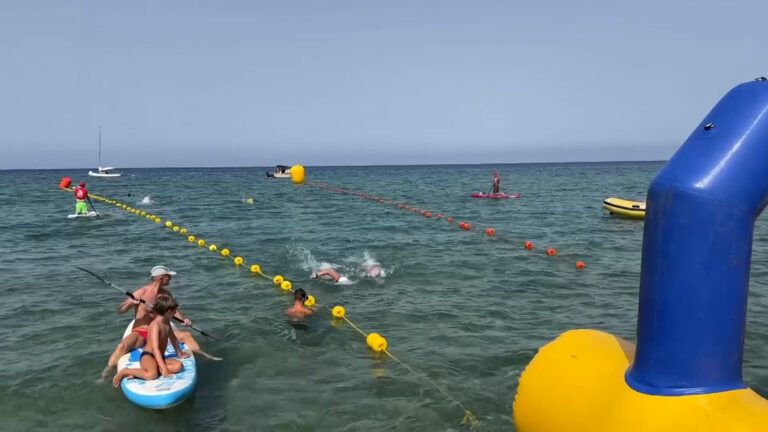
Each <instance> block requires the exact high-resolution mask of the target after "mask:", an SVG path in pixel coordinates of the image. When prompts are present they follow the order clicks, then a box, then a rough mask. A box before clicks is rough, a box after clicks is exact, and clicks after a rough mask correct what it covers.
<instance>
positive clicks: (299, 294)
mask: <svg viewBox="0 0 768 432" xmlns="http://www.w3.org/2000/svg"><path fill="white" fill-rule="evenodd" d="M305 301H307V292H306V291H304V290H303V289H302V288H299V289H297V290H296V291H294V292H293V307H290V308H288V309H286V310H285V313H287V314H288V315H290V316H292V317H294V318H304V317H305V316H307V315H312V312H313V311H312V309H310V308H308V307H306V306H304V302H305Z"/></svg>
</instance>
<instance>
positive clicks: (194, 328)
mask: <svg viewBox="0 0 768 432" xmlns="http://www.w3.org/2000/svg"><path fill="white" fill-rule="evenodd" d="M75 268H77V269H79V270H82V271H84V272H86V273H88V274H90V275H91V276H93V277H95V278H96V279H98V280H100V281H101V282H102V283H104V284H105V285H109V286H111V287H112V288H114V289H116V290H118V291H120V292H122V293H123V294H125V295H127V296H128V297H130V298H132V299H134V300H138V301H140V302H141V303H144V304H147V302H146V301H144V299H137V298H136V296H134V295H133V293H131V292H130V291H125V290H124V289H122V288H120V287H119V286H117V285H115V284H113V283H112V282H108V281H107V280H105V279H104V278H103V277H101V276H99V275H97V274H96V273H94V272H92V271H90V270H86V269H84V268H82V267H79V266H75ZM173 319H175V320H176V321H178V322H180V323H183V322H184V320H183V319H181V318H179V317H177V316H174V317H173ZM190 327H191V328H192V329H193V330H197V331H198V332H200V334H201V335H203V336H208V337H209V338H212V339H216V340H221V338H219V337H216V336H214V335H212V334H210V333H207V332H205V331H203V330H200V329H199V328H197V327H195V326H190Z"/></svg>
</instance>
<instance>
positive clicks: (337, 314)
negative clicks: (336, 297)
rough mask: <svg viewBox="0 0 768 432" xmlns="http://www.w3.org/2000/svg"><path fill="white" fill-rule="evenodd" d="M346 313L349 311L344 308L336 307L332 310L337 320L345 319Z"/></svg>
mask: <svg viewBox="0 0 768 432" xmlns="http://www.w3.org/2000/svg"><path fill="white" fill-rule="evenodd" d="M346 313H347V311H345V310H344V306H334V308H333V309H331V314H333V316H335V317H336V318H344V314H346Z"/></svg>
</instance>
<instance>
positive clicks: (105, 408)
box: [0, 163, 768, 431]
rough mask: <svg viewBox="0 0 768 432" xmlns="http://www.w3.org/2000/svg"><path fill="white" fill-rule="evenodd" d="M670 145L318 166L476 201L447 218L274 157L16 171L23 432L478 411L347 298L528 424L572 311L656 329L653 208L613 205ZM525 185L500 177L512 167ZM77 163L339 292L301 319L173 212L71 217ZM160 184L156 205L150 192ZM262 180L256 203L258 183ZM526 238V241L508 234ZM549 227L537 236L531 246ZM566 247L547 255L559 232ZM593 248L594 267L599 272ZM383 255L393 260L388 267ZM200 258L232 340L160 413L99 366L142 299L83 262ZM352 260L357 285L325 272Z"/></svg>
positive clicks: (125, 270)
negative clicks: (115, 384) (258, 163)
mask: <svg viewBox="0 0 768 432" xmlns="http://www.w3.org/2000/svg"><path fill="white" fill-rule="evenodd" d="M662 166H663V163H612V164H608V163H606V164H530V165H498V166H493V165H484V166H407V167H406V166H400V167H351V168H350V167H343V168H342V167H338V168H334V167H325V168H312V167H309V168H308V169H307V172H308V179H310V180H313V181H317V182H321V183H325V184H329V185H332V186H336V187H344V188H349V189H354V190H358V191H362V192H366V193H370V194H375V195H379V196H381V197H382V198H385V199H391V200H393V201H396V202H405V203H409V204H411V205H415V206H417V207H419V208H423V209H426V210H430V211H432V212H433V213H435V214H436V213H443V214H445V215H446V216H452V217H453V218H455V219H456V220H457V221H459V220H466V221H468V222H470V223H472V224H473V227H474V228H475V229H478V231H479V229H480V228H485V227H493V228H494V229H495V230H496V231H497V232H498V233H499V235H497V237H496V238H488V237H487V236H485V235H483V234H481V233H480V232H464V231H460V230H458V229H457V227H455V226H449V225H448V224H447V223H446V222H445V221H438V220H436V219H434V218H433V219H426V218H424V217H421V216H418V215H415V214H412V213H406V212H403V211H398V210H397V209H393V208H391V207H387V206H383V205H380V204H377V203H375V202H372V201H369V200H364V199H360V198H357V197H353V196H348V195H341V194H337V193H333V192H329V191H323V190H319V189H315V188H311V187H296V186H294V185H292V184H291V183H290V181H288V180H267V179H265V177H264V171H265V169H263V168H232V169H131V170H125V171H124V177H122V178H120V179H112V180H104V179H93V178H87V176H86V173H87V170H82V169H81V170H60V171H0V184H2V185H3V187H2V188H0V203H2V206H1V207H0V211H1V212H2V218H3V221H4V224H3V229H2V230H0V244H2V250H3V253H2V260H0V274H2V275H3V277H2V281H3V283H2V284H1V285H0V295H1V296H2V299H3V306H2V308H0V364H2V365H3V368H2V369H0V389H1V390H2V391H0V419H2V422H3V424H2V425H1V426H0V429H2V430H33V429H35V430H136V428H137V427H143V428H152V430H224V431H230V430H231V431H235V430H270V431H320V430H323V431H369V430H370V431H385V430H389V431H446V430H468V426H464V427H461V426H460V425H459V423H460V422H461V419H462V417H463V412H462V409H461V408H459V407H458V406H457V405H455V404H454V403H453V402H451V401H450V400H449V399H447V398H446V397H445V396H444V395H443V394H441V393H440V392H439V391H438V390H436V389H435V387H434V386H433V385H432V384H430V383H429V382H427V381H426V380H424V379H422V378H420V377H418V376H416V375H414V374H412V373H411V372H409V371H408V370H407V369H405V368H403V367H402V366H400V365H398V364H397V363H396V362H395V361H392V360H391V359H387V358H382V357H380V356H376V355H373V354H372V352H371V351H369V350H368V348H367V347H366V345H365V341H364V340H363V338H362V336H361V335H360V334H358V333H356V332H355V331H354V330H353V329H351V328H350V327H349V325H341V326H334V325H332V324H331V319H330V314H329V312H328V310H327V309H326V308H325V306H333V305H336V304H341V305H343V306H345V307H346V310H347V316H348V317H349V318H350V319H351V320H352V321H353V322H354V323H355V324H357V325H359V326H360V327H361V328H362V329H363V330H365V331H368V332H374V331H375V332H378V333H380V334H382V335H383V336H385V337H386V338H387V340H388V343H389V349H390V350H391V352H392V353H393V354H395V355H396V356H398V358H400V359H401V360H403V361H404V362H405V363H407V364H408V365H409V366H411V367H412V368H414V369H415V370H417V371H419V372H420V373H423V374H425V375H426V376H428V377H429V379H431V380H433V381H434V382H436V383H438V384H439V385H440V386H442V387H443V388H444V389H445V390H446V392H447V393H449V394H450V395H451V396H452V397H454V398H455V399H456V400H458V401H460V402H461V403H463V404H464V405H465V406H466V407H467V408H468V409H470V410H471V411H472V412H473V413H474V414H475V415H476V416H477V417H478V418H479V419H480V420H481V421H482V423H483V425H484V427H485V429H487V430H507V431H509V430H514V426H513V424H512V419H511V415H512V401H513V398H514V394H515V389H516V386H517V380H518V378H519V376H520V373H521V372H522V370H523V369H524V368H525V366H526V364H527V363H528V362H529V361H530V360H531V358H532V357H533V355H534V354H535V352H536V349H537V348H538V347H540V346H541V345H543V344H545V343H547V342H548V341H550V340H551V339H553V338H555V337H556V336H557V335H558V334H560V333H561V332H563V331H565V330H567V329H571V328H595V329H601V330H606V331H610V332H612V333H614V334H617V335H619V336H622V337H626V338H629V339H634V330H635V322H636V315H637V291H638V285H639V271H640V246H641V241H642V229H643V222H642V221H634V220H625V219H619V218H615V217H611V216H608V215H606V214H605V212H604V211H603V210H602V206H601V201H602V199H604V198H606V197H609V196H618V197H625V198H629V199H637V200H643V199H644V195H645V190H646V188H647V185H648V183H649V182H650V180H651V179H652V178H653V177H654V176H655V174H656V173H657V172H658V170H659V169H661V167H662ZM495 171H498V172H499V173H500V174H501V176H502V190H504V191H506V192H508V193H517V192H519V193H521V194H522V198H521V199H519V200H503V201H490V200H478V199H473V198H470V197H469V193H470V192H474V191H482V192H486V191H487V190H488V188H489V187H490V183H491V179H492V175H493V172H495ZM63 175H68V176H70V177H72V178H73V179H74V180H75V181H76V182H79V181H80V180H85V181H86V182H87V183H88V188H89V190H90V191H91V192H92V193H95V194H100V195H103V196H106V197H110V198H114V199H118V200H121V201H122V202H125V203H127V204H129V205H133V206H134V207H136V208H141V209H145V210H147V211H150V212H152V213H154V214H157V215H158V216H160V217H161V218H163V220H164V221H165V220H166V219H168V220H171V221H173V222H174V223H177V224H179V225H180V226H183V227H185V228H187V229H188V230H189V231H190V233H191V234H194V235H195V236H197V237H198V238H203V239H205V240H206V242H208V243H215V244H217V245H219V247H220V248H221V247H222V246H226V247H228V248H230V249H231V250H232V252H233V254H234V255H240V256H242V257H244V259H245V261H246V264H248V265H250V264H252V263H258V264H260V265H261V266H262V268H263V269H264V271H265V272H266V273H269V274H281V275H284V276H285V277H286V278H287V279H289V280H291V281H292V282H293V285H294V288H296V287H302V288H305V289H306V290H307V291H309V292H310V294H313V295H314V296H315V297H316V298H317V301H318V303H319V304H320V305H322V306H321V307H320V308H319V309H318V310H319V312H318V313H317V315H316V316H314V317H312V318H310V319H309V320H308V322H307V323H306V325H305V326H297V327H294V326H291V325H290V323H289V321H288V320H287V319H286V318H285V317H284V315H283V310H284V309H285V308H287V307H288V306H290V300H289V297H288V296H286V295H284V294H283V293H281V291H280V290H279V289H276V288H275V287H274V285H273V284H272V283H271V281H267V280H265V279H261V278H258V277H254V276H252V275H250V274H249V272H248V271H247V269H244V268H239V269H238V268H236V267H235V266H234V265H232V262H231V261H228V260H225V259H223V258H221V257H220V256H218V255H216V254H213V253H211V252H209V251H208V250H207V249H200V248H198V247H197V246H195V245H192V244H190V243H189V242H187V241H186V239H185V237H184V236H181V235H179V234H174V233H172V232H170V231H169V230H167V229H165V228H164V227H163V226H162V224H159V225H158V224H155V223H152V222H150V221H149V220H147V219H145V218H140V217H137V216H134V215H131V214H128V213H126V212H124V211H122V210H118V209H116V208H114V207H111V206H108V205H106V204H104V203H100V202H94V203H95V205H96V209H97V210H98V211H100V212H101V213H102V214H103V217H101V218H99V219H96V220H69V219H67V218H66V215H67V214H69V213H72V212H74V199H73V197H72V196H71V194H69V193H64V192H61V191H58V190H57V189H56V186H57V185H58V182H59V180H60V178H61V177H62V176H63ZM147 195H149V196H150V197H151V199H152V200H153V201H154V203H153V204H151V205H141V204H138V203H139V201H141V199H142V198H143V197H145V196H147ZM247 197H253V198H254V200H255V203H254V204H253V205H249V204H246V203H244V202H243V198H247ZM502 236H503V237H505V238H507V239H512V242H510V241H506V240H504V239H502V238H501V237H502ZM526 240H530V241H532V242H533V243H534V244H535V245H536V247H537V249H536V250H537V253H531V252H528V251H526V250H525V249H524V248H523V247H522V244H523V242H524V241H526ZM550 246H551V247H554V248H556V249H557V250H558V253H559V257H558V258H551V257H546V256H544V255H543V254H542V253H540V252H541V251H542V250H544V249H545V248H546V247H550ZM753 249H754V250H753V264H752V279H751V282H750V298H749V311H748V324H747V335H746V341H745V342H746V347H745V363H744V377H745V381H746V382H747V383H748V384H749V385H750V386H751V387H753V388H754V389H755V390H757V391H758V392H759V393H761V394H763V395H766V394H768V288H767V285H768V224H766V222H765V218H764V217H761V218H760V219H758V221H757V226H756V230H755V241H754V246H753ZM576 260H583V261H584V262H585V263H586V265H587V267H586V269H584V270H582V271H577V270H576V269H575V268H574V267H573V263H574V262H575V261H576ZM371 261H377V262H379V263H381V265H382V266H383V267H384V268H385V271H386V277H384V278H366V277H363V276H362V275H361V271H362V270H361V268H362V267H363V266H364V264H365V263H366V262H371ZM157 264H164V265H167V266H169V267H171V268H172V269H174V270H176V271H178V272H179V275H178V276H177V277H176V278H174V280H173V282H172V284H171V289H172V291H173V292H174V294H175V295H176V297H177V299H178V300H179V302H180V304H181V308H182V310H183V311H184V312H185V314H186V315H187V316H189V317H191V318H192V319H193V321H194V323H195V324H196V325H197V326H199V327H201V328H203V329H206V330H209V331H211V332H215V333H218V334H221V335H225V336H226V338H227V341H223V342H212V341H210V340H206V339H205V338H204V337H203V336H198V337H197V340H198V341H199V342H200V343H201V344H202V345H203V347H204V349H206V350H207V351H209V352H211V353H214V354H216V355H220V356H222V357H224V361H222V362H218V363H214V362H210V361H206V360H205V359H202V358H200V357H198V373H199V382H198V385H197V389H196V392H195V396H194V397H193V398H192V399H190V400H188V401H186V402H185V403H183V404H182V405H180V406H178V407H175V408H172V409H169V410H166V411H162V412H154V411H149V410H145V409H141V408H138V407H136V406H134V405H132V404H131V403H129V402H128V401H127V400H126V399H125V397H124V396H123V394H122V393H121V392H120V391H119V390H116V389H114V388H112V387H111V386H110V385H108V384H105V383H96V379H97V378H98V377H99V373H100V372H101V369H102V368H103V366H104V364H105V363H106V360H107V357H108V354H109V353H110V352H111V350H112V349H113V348H114V346H115V345H116V344H117V342H118V341H119V339H120V336H121V335H122V332H123V330H124V328H125V326H126V324H127V323H128V321H129V317H127V316H118V315H117V314H116V308H117V305H118V304H119V303H120V302H121V301H122V300H123V297H122V296H121V295H120V293H118V292H117V291H115V290H113V289H111V288H109V287H106V286H104V285H102V284H100V283H99V282H97V281H96V280H95V279H94V278H92V277H90V276H88V275H86V274H84V273H82V272H80V271H78V270H76V269H74V267H73V265H80V266H83V267H86V268H89V269H92V270H94V271H96V272H97V273H100V274H102V275H103V276H105V277H106V278H107V279H108V280H110V281H111V282H113V283H115V284H117V285H119V286H121V287H124V288H128V289H135V288H137V287H139V286H141V285H142V284H144V283H146V281H147V273H148V271H149V269H150V268H151V267H152V266H154V265H157ZM329 266H333V267H335V268H337V269H340V270H341V272H342V273H344V274H346V275H347V276H348V277H349V278H350V279H351V280H352V281H353V283H352V284H350V285H344V286H336V285H332V284H329V283H327V282H323V281H316V280H313V281H310V280H309V274H310V272H311V271H313V270H317V269H320V268H326V267H329Z"/></svg>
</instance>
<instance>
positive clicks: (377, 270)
mask: <svg viewBox="0 0 768 432" xmlns="http://www.w3.org/2000/svg"><path fill="white" fill-rule="evenodd" d="M364 271H365V275H366V276H368V277H384V276H386V275H385V273H384V269H383V268H381V266H379V265H371V266H368V267H366V268H365V270H364Z"/></svg>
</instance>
